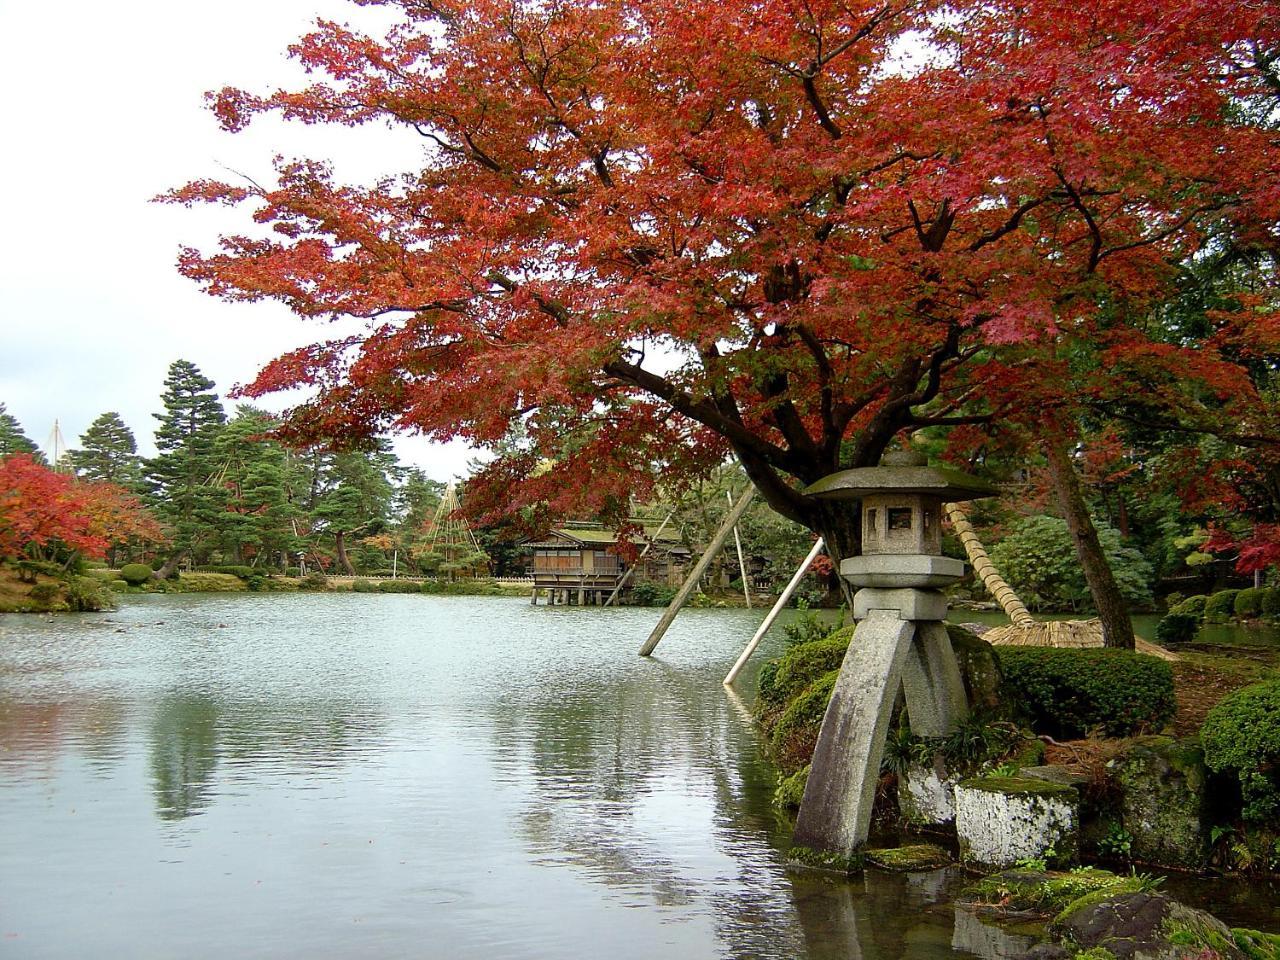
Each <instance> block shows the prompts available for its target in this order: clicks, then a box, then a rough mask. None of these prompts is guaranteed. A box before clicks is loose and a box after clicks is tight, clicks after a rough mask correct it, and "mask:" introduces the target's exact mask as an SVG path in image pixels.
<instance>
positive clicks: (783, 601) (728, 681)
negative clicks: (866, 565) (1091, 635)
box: [724, 537, 824, 687]
mask: <svg viewBox="0 0 1280 960" xmlns="http://www.w3.org/2000/svg"><path fill="white" fill-rule="evenodd" d="M823 546H824V544H823V542H822V538H821V537H819V538H818V542H817V543H815V544H814V545H813V549H812V550H810V551H809V555H808V556H807V557H805V558H804V562H803V563H802V564H800V569H799V570H797V571H796V572H795V576H793V577H792V578H791V582H790V583H788V584H787V587H786V589H785V590H783V591H782V595H781V596H780V597H778V602H777V603H775V604H774V605H773V609H772V610H770V611H769V615H768V616H767V617H765V618H764V622H763V623H761V624H760V627H759V629H757V630H756V633H755V636H753V637H752V638H751V642H750V643H748V644H747V647H746V649H745V650H743V651H742V654H741V655H740V656H739V657H738V662H737V663H735V664H734V665H733V669H732V670H730V671H729V672H728V674H726V675H725V678H724V685H725V686H726V687H730V686H733V681H735V680H737V679H738V674H739V673H741V672H742V668H743V667H745V666H746V665H747V661H748V660H750V659H751V655H752V654H753V653H755V652H756V647H758V646H760V641H761V640H763V639H764V635H765V634H766V633H768V632H769V628H770V627H772V626H773V621H774V620H776V619H778V614H780V613H781V612H782V609H783V607H785V606H786V605H787V601H788V600H790V599H791V595H792V594H793V593H795V592H796V587H798V586H800V581H801V580H803V579H804V575H805V573H806V572H808V570H809V567H810V565H811V564H812V563H813V561H814V560H816V559H817V558H818V554H819V553H821V552H822V548H823Z"/></svg>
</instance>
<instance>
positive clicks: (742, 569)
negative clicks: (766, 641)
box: [724, 490, 751, 610]
mask: <svg viewBox="0 0 1280 960" xmlns="http://www.w3.org/2000/svg"><path fill="white" fill-rule="evenodd" d="M724 498H725V499H726V500H728V501H729V508H730V509H733V494H731V493H730V492H729V491H728V490H726V491H725V492H724ZM733 542H734V545H735V546H736V547H737V548H738V572H739V573H740V574H741V575H742V597H743V599H744V600H746V601H747V609H748V610H750V609H751V588H750V586H748V585H747V562H746V561H745V560H743V559H742V538H741V537H740V536H738V525H737V524H736V523H735V524H734V525H733Z"/></svg>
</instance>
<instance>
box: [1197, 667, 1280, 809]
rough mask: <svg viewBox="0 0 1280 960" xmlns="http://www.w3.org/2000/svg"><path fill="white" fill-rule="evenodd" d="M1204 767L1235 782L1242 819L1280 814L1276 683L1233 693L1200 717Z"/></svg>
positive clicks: (1279, 707)
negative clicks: (1229, 775)
mask: <svg viewBox="0 0 1280 960" xmlns="http://www.w3.org/2000/svg"><path fill="white" fill-rule="evenodd" d="M1200 741H1201V743H1202V744H1204V762H1205V764H1206V765H1207V766H1208V767H1209V769H1210V770H1214V771H1217V772H1223V771H1230V772H1233V773H1235V775H1236V776H1237V777H1238V778H1239V780H1240V793H1241V797H1242V799H1243V801H1244V809H1243V814H1244V818H1245V819H1246V820H1252V821H1255V822H1261V823H1265V822H1268V821H1269V820H1271V819H1272V818H1273V817H1275V816H1276V815H1277V814H1280V769H1278V768H1280V679H1277V680H1266V681H1263V682H1262V683H1255V684H1253V685H1251V686H1248V687H1245V688H1243V689H1241V690H1237V691H1236V692H1235V693H1233V694H1231V696H1229V697H1227V698H1226V699H1225V700H1223V701H1222V702H1221V703H1219V704H1218V705H1217V706H1216V707H1214V708H1213V709H1212V710H1210V711H1209V715H1208V716H1207V717H1205V721H1204V726H1202V727H1201V728H1200Z"/></svg>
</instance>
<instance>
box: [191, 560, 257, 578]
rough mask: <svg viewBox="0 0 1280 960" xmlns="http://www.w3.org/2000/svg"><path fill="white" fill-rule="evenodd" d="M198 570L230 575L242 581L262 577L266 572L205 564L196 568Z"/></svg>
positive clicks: (235, 565) (249, 568) (225, 565)
mask: <svg viewBox="0 0 1280 960" xmlns="http://www.w3.org/2000/svg"><path fill="white" fill-rule="evenodd" d="M196 570H197V572H199V573H229V574H231V576H233V577H239V578H240V579H241V580H248V579H249V578H250V577H260V576H262V574H263V572H264V571H262V570H255V569H254V568H253V567H246V566H243V565H241V564H221V565H215V564H204V565H202V566H199V567H196Z"/></svg>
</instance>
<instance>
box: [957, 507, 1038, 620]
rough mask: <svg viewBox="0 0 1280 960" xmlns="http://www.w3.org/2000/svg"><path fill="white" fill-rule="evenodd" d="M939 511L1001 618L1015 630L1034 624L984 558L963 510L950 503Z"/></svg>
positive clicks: (983, 552) (989, 561)
mask: <svg viewBox="0 0 1280 960" xmlns="http://www.w3.org/2000/svg"><path fill="white" fill-rule="evenodd" d="M943 509H944V510H945V511H946V513H947V519H948V520H950V521H951V526H952V527H953V528H955V531H956V536H958V537H959V538H960V543H961V544H962V545H963V546H964V552H965V553H966V554H967V555H968V557H969V563H970V564H972V566H973V572H974V573H976V574H977V575H978V576H979V577H981V578H982V584H983V586H985V587H986V588H987V592H988V593H990V594H991V596H993V597H995V599H996V603H998V604H1000V606H1001V608H1002V609H1003V610H1004V612H1005V615H1006V616H1007V617H1008V618H1009V619H1010V620H1012V621H1013V625H1014V626H1015V627H1028V626H1031V625H1032V624H1033V623H1035V622H1036V621H1035V618H1034V617H1032V616H1031V614H1030V613H1028V612H1027V608H1026V607H1024V606H1023V605H1022V601H1021V600H1019V599H1018V595H1017V594H1016V593H1014V592H1013V588H1012V587H1011V586H1009V584H1008V583H1006V582H1005V579H1004V577H1002V576H1000V572H999V571H998V570H996V568H995V565H994V564H993V563H992V562H991V558H990V557H988V556H987V551H986V550H985V549H984V548H983V546H982V541H980V540H979V539H978V535H977V534H976V533H974V532H973V525H972V524H970V523H969V519H968V517H966V516H965V515H964V511H963V510H961V509H960V507H959V506H958V505H957V504H954V503H946V504H943Z"/></svg>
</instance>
